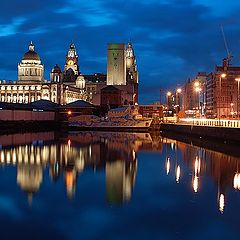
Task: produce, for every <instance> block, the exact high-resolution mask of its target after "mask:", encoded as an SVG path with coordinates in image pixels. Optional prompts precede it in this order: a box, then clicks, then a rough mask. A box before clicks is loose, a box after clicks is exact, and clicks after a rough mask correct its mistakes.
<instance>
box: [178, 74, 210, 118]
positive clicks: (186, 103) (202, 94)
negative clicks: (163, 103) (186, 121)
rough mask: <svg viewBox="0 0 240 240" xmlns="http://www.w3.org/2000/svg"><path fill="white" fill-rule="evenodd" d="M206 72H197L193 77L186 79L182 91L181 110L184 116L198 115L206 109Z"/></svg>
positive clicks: (201, 114) (202, 113)
mask: <svg viewBox="0 0 240 240" xmlns="http://www.w3.org/2000/svg"><path fill="white" fill-rule="evenodd" d="M206 81H207V74H206V73H205V72H199V73H198V74H197V76H196V77H195V78H193V79H192V80H191V79H188V81H187V82H186V83H185V85H184V87H183V91H182V96H183V97H182V110H183V112H184V113H185V115H186V116H189V117H190V116H192V117H200V116H204V115H205V111H206Z"/></svg>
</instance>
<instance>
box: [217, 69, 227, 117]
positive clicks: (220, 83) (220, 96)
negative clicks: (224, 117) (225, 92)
mask: <svg viewBox="0 0 240 240" xmlns="http://www.w3.org/2000/svg"><path fill="white" fill-rule="evenodd" d="M226 76H227V74H226V73H222V74H221V75H220V78H219V92H220V94H219V107H218V109H219V112H218V118H219V122H220V118H221V116H220V113H221V111H220V110H221V106H220V104H221V98H222V79H223V78H225V77H226Z"/></svg>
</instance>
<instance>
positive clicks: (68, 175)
mask: <svg viewBox="0 0 240 240" xmlns="http://www.w3.org/2000/svg"><path fill="white" fill-rule="evenodd" d="M76 175H77V174H76V171H75V169H70V168H68V169H66V171H65V184H66V190H67V196H68V198H70V199H72V198H73V197H74V195H75V189H76Z"/></svg>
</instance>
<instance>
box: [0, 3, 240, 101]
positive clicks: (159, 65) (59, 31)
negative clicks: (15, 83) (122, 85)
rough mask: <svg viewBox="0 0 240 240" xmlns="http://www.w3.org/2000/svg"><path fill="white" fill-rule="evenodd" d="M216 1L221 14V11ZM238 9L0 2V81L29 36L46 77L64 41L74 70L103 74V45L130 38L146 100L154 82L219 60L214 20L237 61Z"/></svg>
mask: <svg viewBox="0 0 240 240" xmlns="http://www.w3.org/2000/svg"><path fill="white" fill-rule="evenodd" d="M12 6H14V7H12ZM219 6H224V9H226V11H221V12H220V7H219ZM239 11H240V3H238V2H237V1H231V3H226V4H225V3H223V5H221V4H219V2H218V1H215V0H213V1H211V2H209V1H205V0H183V1H181V2H180V1H177V0H164V1H163V0H160V1H159V0H149V1H143V0H138V1H137V0H130V1H123V0H119V1H113V0H109V1H103V0H92V1H89V0H81V1H80V0H75V1H70V0H59V1H48V2H47V1H46V0H43V1H37V2H36V1H30V0H26V1H23V2H21V3H20V2H19V1H17V0H13V1H11V3H10V2H3V3H2V5H1V9H0V26H1V29H3V30H2V31H1V33H0V46H2V48H1V51H0V61H1V62H4V65H3V66H2V67H1V68H0V78H3V77H4V76H5V77H4V78H6V76H7V78H8V79H12V78H15V79H16V75H17V68H16V66H17V63H18V62H19V61H20V60H21V57H22V56H23V54H24V52H26V51H27V47H28V43H29V42H30V40H33V41H34V43H35V45H36V51H37V52H38V54H39V55H40V57H41V59H42V62H43V63H44V66H45V78H49V71H50V70H51V68H52V67H53V66H54V65H55V64H56V63H58V64H59V65H60V66H62V67H63V65H64V61H65V55H66V52H67V49H68V47H69V43H70V41H71V40H73V41H74V42H75V44H76V46H77V51H78V55H79V64H80V69H81V71H82V72H83V73H94V72H99V71H100V72H106V53H107V44H108V43H110V42H116V43H117V42H127V41H128V40H129V39H130V38H131V40H132V42H133V45H134V48H135V53H136V55H137V64H138V69H139V78H140V99H142V100H143V99H144V101H148V102H151V101H153V100H154V99H156V98H157V96H158V95H159V91H158V90H157V89H159V88H160V87H163V88H165V89H168V88H171V87H172V88H174V87H175V86H176V85H177V84H179V83H180V84H183V83H184V81H185V80H186V79H188V78H189V77H193V76H194V75H196V73H197V72H198V71H207V72H209V71H212V70H213V69H214V66H215V65H216V64H220V63H221V60H222V58H223V57H226V50H225V46H224V43H223V38H222V35H221V29H220V26H221V25H223V26H224V31H225V35H226V37H227V41H228V45H229V49H230V50H231V51H232V52H233V55H234V60H233V64H237V63H238V62H239V61H240V57H239V54H238V50H239V48H240V30H239V27H238V26H239V24H240V19H239V17H238V15H239ZM220 13H221V14H220ZM16 42H17V43H18V44H16ZM6 54H8V56H9V57H8V58H7V60H6ZM14 70H15V71H16V72H15V74H14V75H13V74H12V73H13V72H14ZM149 84H150V85H151V86H154V88H155V89H156V93H155V96H154V93H153V92H151V94H149V96H148V95H147V94H146V93H144V94H143V92H142V91H141V90H142V89H145V88H146V87H149ZM149 88H151V87H149ZM149 91H150V90H149ZM151 91H152V90H151ZM144 92H145V91H144Z"/></svg>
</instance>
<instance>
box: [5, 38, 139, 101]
mask: <svg viewBox="0 0 240 240" xmlns="http://www.w3.org/2000/svg"><path fill="white" fill-rule="evenodd" d="M109 46H110V47H109V51H108V77H107V75H106V74H103V73H95V74H92V75H84V74H82V73H81V72H80V67H79V62H78V55H77V51H76V47H75V45H74V43H73V42H71V44H70V46H69V49H68V51H67V54H66V59H65V64H64V68H63V70H61V68H60V67H59V66H58V65H55V66H54V67H53V69H52V70H51V72H50V80H45V79H44V65H43V64H42V62H41V59H40V56H39V55H38V53H37V52H36V51H35V46H34V44H33V43H32V42H31V43H30V44H29V50H28V51H27V52H26V53H25V54H24V56H23V58H22V60H21V61H20V63H19V64H18V80H16V81H9V82H6V80H0V101H1V102H13V103H30V102H34V101H37V100H41V99H45V100H50V101H52V102H55V103H58V104H61V105H65V104H68V103H70V102H74V101H77V100H84V101H88V102H90V103H94V104H95V105H100V103H101V101H100V99H101V89H102V88H105V87H107V86H108V85H116V86H117V87H118V89H119V90H120V91H121V93H122V95H121V105H124V104H125V105H128V104H135V103H136V102H137V99H138V71H137V65H136V58H135V55H134V51H133V47H132V44H131V43H128V45H127V47H126V48H125V44H120V45H119V44H111V45H109ZM111 46H112V47H111ZM118 47H120V48H119V49H118ZM115 48H116V49H115Z"/></svg>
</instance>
